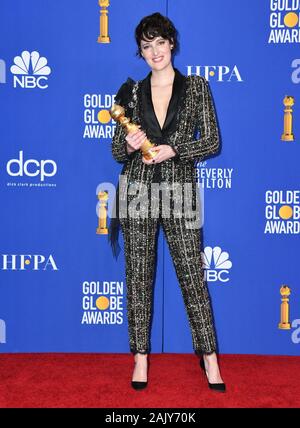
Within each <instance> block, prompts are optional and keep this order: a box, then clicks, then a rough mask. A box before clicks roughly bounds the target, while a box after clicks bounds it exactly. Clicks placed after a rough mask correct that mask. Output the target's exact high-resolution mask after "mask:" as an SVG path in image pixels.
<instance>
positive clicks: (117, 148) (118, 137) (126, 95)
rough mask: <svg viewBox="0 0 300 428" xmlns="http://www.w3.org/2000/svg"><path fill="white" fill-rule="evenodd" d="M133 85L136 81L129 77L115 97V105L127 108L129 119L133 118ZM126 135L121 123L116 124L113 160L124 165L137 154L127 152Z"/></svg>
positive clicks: (112, 149)
mask: <svg viewBox="0 0 300 428" xmlns="http://www.w3.org/2000/svg"><path fill="white" fill-rule="evenodd" d="M133 84H134V80H132V79H131V78H130V77H129V78H128V79H127V81H126V82H125V83H123V84H122V85H121V87H120V88H119V90H118V92H117V94H116V96H115V103H116V104H119V105H121V106H122V107H124V108H125V115H126V116H127V117H130V116H131V112H130V109H129V107H128V103H129V102H130V100H131V94H132V86H133ZM126 135H127V134H126V131H125V129H124V128H123V127H122V125H121V124H120V122H116V127H115V132H114V135H113V138H112V144H111V151H112V155H113V158H114V159H115V160H116V161H117V162H121V163H124V162H126V161H128V160H130V159H131V158H132V157H133V156H134V154H135V152H133V153H130V154H129V153H128V152H127V149H126V139H125V138H126Z"/></svg>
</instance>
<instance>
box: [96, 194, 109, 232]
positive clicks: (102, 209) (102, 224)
mask: <svg viewBox="0 0 300 428" xmlns="http://www.w3.org/2000/svg"><path fill="white" fill-rule="evenodd" d="M98 199H99V209H98V227H97V230H96V233H97V234H98V235H107V234H108V228H107V200H108V193H107V192H106V191H103V192H99V193H98Z"/></svg>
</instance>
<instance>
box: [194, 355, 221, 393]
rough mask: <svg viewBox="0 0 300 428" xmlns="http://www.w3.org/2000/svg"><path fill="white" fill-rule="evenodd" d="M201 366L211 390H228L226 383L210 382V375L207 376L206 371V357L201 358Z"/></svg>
mask: <svg viewBox="0 0 300 428" xmlns="http://www.w3.org/2000/svg"><path fill="white" fill-rule="evenodd" d="M200 367H201V369H202V370H203V371H204V374H205V377H206V380H207V383H208V386H209V388H210V389H211V390H213V391H216V392H226V385H225V383H210V382H209V381H208V377H207V373H206V369H205V364H204V359H203V358H201V359H200Z"/></svg>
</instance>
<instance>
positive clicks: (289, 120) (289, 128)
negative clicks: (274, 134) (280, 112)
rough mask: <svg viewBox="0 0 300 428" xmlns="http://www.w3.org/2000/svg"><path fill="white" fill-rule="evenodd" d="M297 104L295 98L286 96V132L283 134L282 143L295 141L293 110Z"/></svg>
mask: <svg viewBox="0 0 300 428" xmlns="http://www.w3.org/2000/svg"><path fill="white" fill-rule="evenodd" d="M294 103H295V99H294V97H292V96H290V95H286V96H285V97H284V100H283V104H284V106H285V109H284V125H283V126H284V130H283V134H282V135H281V140H282V141H294V140H295V138H294V134H293V115H292V113H293V110H292V106H293V105H294Z"/></svg>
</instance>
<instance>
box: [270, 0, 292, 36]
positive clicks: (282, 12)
mask: <svg viewBox="0 0 300 428" xmlns="http://www.w3.org/2000/svg"><path fill="white" fill-rule="evenodd" d="M269 25H270V33H269V39H268V43H274V44H278V43H300V0H270V24H269Z"/></svg>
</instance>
